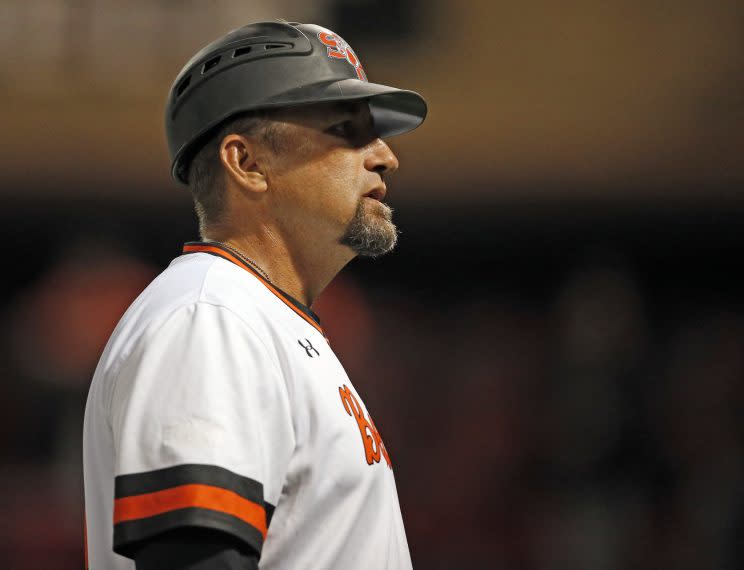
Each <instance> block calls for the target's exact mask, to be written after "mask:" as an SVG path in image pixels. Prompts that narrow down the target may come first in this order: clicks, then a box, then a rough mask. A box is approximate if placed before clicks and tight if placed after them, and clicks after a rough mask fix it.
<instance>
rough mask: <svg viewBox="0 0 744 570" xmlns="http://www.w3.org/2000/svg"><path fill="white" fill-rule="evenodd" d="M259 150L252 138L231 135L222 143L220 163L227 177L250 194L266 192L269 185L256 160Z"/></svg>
mask: <svg viewBox="0 0 744 570" xmlns="http://www.w3.org/2000/svg"><path fill="white" fill-rule="evenodd" d="M257 150H258V145H257V143H256V141H255V140H253V139H251V138H250V137H245V136H243V135H238V134H229V135H227V136H226V137H225V138H224V139H222V143H220V162H222V166H223V167H224V168H225V172H226V174H227V176H228V177H229V178H230V179H231V180H232V181H233V182H235V183H236V184H238V185H239V186H240V187H241V188H244V189H246V190H248V191H250V192H265V191H266V190H267V189H268V185H267V184H266V176H265V175H264V173H263V171H262V169H261V167H260V166H259V164H258V161H257V160H256V156H257Z"/></svg>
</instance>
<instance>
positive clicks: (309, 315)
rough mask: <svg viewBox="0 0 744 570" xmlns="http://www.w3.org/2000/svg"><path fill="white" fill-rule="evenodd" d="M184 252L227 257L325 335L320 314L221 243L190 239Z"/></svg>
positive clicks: (185, 245) (184, 247)
mask: <svg viewBox="0 0 744 570" xmlns="http://www.w3.org/2000/svg"><path fill="white" fill-rule="evenodd" d="M183 253H184V254H188V253H208V254H209V255H215V256H217V257H221V258H223V259H226V260H228V261H230V262H232V263H234V264H235V265H237V266H238V267H241V268H242V269H245V270H246V271H248V272H249V273H250V274H251V275H253V276H254V277H256V279H258V280H259V281H260V282H261V283H262V284H263V285H264V287H266V288H267V289H268V290H269V291H271V292H272V293H273V294H274V295H275V296H277V297H278V298H279V300H280V301H282V302H283V303H284V304H285V305H287V306H288V307H289V308H290V309H292V310H293V311H294V312H295V313H296V314H297V315H299V316H300V317H301V318H302V319H304V320H305V321H306V322H307V323H308V324H309V325H310V326H312V327H313V328H314V329H316V330H317V331H318V332H319V333H320V334H322V335H323V336H325V333H324V332H323V329H322V328H320V319H319V318H318V315H316V314H315V313H314V312H313V311H312V310H311V309H310V307H308V306H306V305H303V304H302V303H300V302H299V301H298V300H297V299H295V298H294V297H292V296H291V295H289V294H288V293H285V292H284V291H282V290H281V289H279V287H277V286H275V285H272V284H271V283H269V282H268V281H266V279H265V278H264V277H263V276H262V275H261V274H260V273H258V272H257V271H256V270H255V269H253V268H252V267H251V266H250V265H248V264H247V263H245V262H244V261H243V260H241V259H240V258H239V257H237V256H236V255H235V254H234V253H232V252H231V251H230V250H228V249H226V248H224V247H222V246H221V245H219V244H216V243H212V242H203V241H190V242H187V243H185V244H184V246H183Z"/></svg>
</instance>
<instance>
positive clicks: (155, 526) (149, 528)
mask: <svg viewBox="0 0 744 570" xmlns="http://www.w3.org/2000/svg"><path fill="white" fill-rule="evenodd" d="M178 528H207V529H212V530H217V531H221V532H224V533H226V534H228V535H230V536H233V537H235V538H237V539H238V540H239V541H241V542H244V543H245V544H247V545H248V546H250V547H251V548H252V549H253V550H254V551H255V552H256V553H258V554H259V555H260V553H261V549H262V547H263V537H262V536H261V533H260V532H259V531H258V530H257V529H255V528H254V527H252V526H251V525H249V524H247V523H245V522H243V521H241V520H240V519H237V518H235V517H233V516H230V515H228V514H225V513H221V512H218V511H212V510H209V509H199V508H189V509H179V510H177V511H170V512H167V513H163V514H161V515H156V516H154V517H149V518H146V519H139V520H134V521H127V522H122V523H119V524H117V525H115V526H114V552H116V553H117V554H121V555H122V556H126V557H127V558H131V557H132V555H133V554H134V552H136V551H137V550H138V549H139V548H141V545H142V544H143V542H144V541H147V540H148V539H151V538H153V537H156V536H159V535H161V534H162V533H164V532H167V531H170V530H174V529H178Z"/></svg>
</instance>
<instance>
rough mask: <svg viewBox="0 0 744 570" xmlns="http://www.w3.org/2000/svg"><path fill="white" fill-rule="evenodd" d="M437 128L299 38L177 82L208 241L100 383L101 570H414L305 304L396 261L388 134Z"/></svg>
mask: <svg viewBox="0 0 744 570" xmlns="http://www.w3.org/2000/svg"><path fill="white" fill-rule="evenodd" d="M425 115H426V104H425V103H424V101H423V99H422V98H421V97H420V96H419V95H418V94H416V93H413V92H411V91H402V90H398V89H395V88H392V87H386V86H383V85H377V84H373V83H369V82H368V81H367V79H366V75H365V73H364V70H363V68H362V66H361V64H360V62H359V59H358V58H357V56H356V54H355V53H354V52H353V50H352V49H351V48H350V47H349V45H348V44H347V43H346V42H344V41H343V40H342V39H341V38H340V37H339V36H338V35H336V34H334V33H333V32H331V31H330V30H327V29H324V28H321V27H318V26H314V25H308V24H297V23H284V22H270V23H258V24H252V25H248V26H245V27H243V28H240V29H239V30H236V31H234V32H232V33H230V34H228V35H227V36H225V37H223V38H221V39H219V40H217V41H216V42H214V43H212V44H210V45H208V46H207V47H206V48H204V49H203V50H201V51H200V52H199V53H198V54H196V56H194V58H192V60H191V61H190V62H189V63H188V64H187V65H186V67H185V68H184V70H183V71H182V72H181V74H180V75H179V76H178V77H177V79H176V81H175V82H174V84H173V87H172V89H171V93H170V95H169V98H168V102H167V108H166V131H167V135H168V142H169V147H170V151H171V156H172V158H173V166H172V172H173V175H174V177H175V178H176V179H177V180H179V181H181V182H183V183H186V184H188V185H189V187H190V189H191V191H192V194H193V197H194V202H195V206H196V211H197V214H198V217H199V222H200V232H201V237H202V241H200V242H195V243H189V244H186V246H185V247H184V255H182V256H181V257H178V258H176V259H175V260H174V261H173V262H172V263H171V264H170V266H169V267H168V268H167V269H166V270H165V271H164V272H163V273H162V274H161V275H160V276H158V277H157V278H156V279H155V280H154V281H153V282H152V283H151V284H150V286H149V287H148V288H147V289H146V290H145V291H144V292H143V293H142V294H141V295H140V297H139V298H138V299H137V300H136V301H135V302H134V303H133V304H132V306H131V307H130V308H129V310H128V311H127V313H126V314H125V315H124V317H123V318H122V320H121V322H120V323H119V324H118V326H117V328H116V330H115V331H114V333H113V335H112V337H111V339H110V340H109V343H108V345H107V346H106V349H105V351H104V353H103V355H102V357H101V360H100V362H99V365H98V368H97V370H96V373H95V376H94V378H93V382H92V385H91V389H90V394H89V396H88V403H87V407H86V414H85V428H84V472H85V499H86V520H87V533H86V538H87V548H86V554H87V560H88V564H89V567H90V568H93V569H95V570H111V569H113V570H119V569H122V570H123V569H133V568H136V569H137V570H149V569H154V568H158V569H162V568H168V569H189V570H202V569H216V568H219V569H237V568H240V569H248V568H259V567H260V568H262V569H292V570H301V569H305V568H318V569H323V568H333V569H335V568H338V569H348V568H354V569H373V568H374V569H377V568H387V569H391V570H395V569H406V568H410V567H411V560H410V555H409V552H408V545H407V542H406V537H405V532H404V529H403V523H402V517H401V513H400V507H399V505H398V499H397V493H396V489H395V481H394V477H393V472H392V464H391V461H390V457H389V455H388V453H387V450H386V449H385V446H384V444H383V442H382V439H381V437H380V434H379V432H378V431H377V429H376V428H375V425H374V423H373V421H372V418H371V417H370V415H369V412H368V411H367V410H366V408H365V407H364V405H363V403H362V400H361V398H360V397H359V395H358V394H357V393H356V391H355V390H354V387H353V385H352V383H351V381H350V380H349V379H348V377H347V376H346V374H345V372H344V371H343V369H342V367H341V365H340V363H339V362H338V360H337V359H336V357H335V356H334V354H333V352H332V349H331V347H330V345H329V344H328V342H327V341H326V339H325V338H324V335H323V330H322V328H321V326H320V322H319V320H318V318H317V317H316V316H315V314H314V313H313V312H312V310H311V309H310V308H309V307H310V306H311V305H312V302H313V300H314V299H315V298H316V297H317V296H318V295H319V294H320V292H321V291H322V290H323V289H324V288H325V286H326V285H327V284H328V283H329V282H330V281H331V280H332V279H333V277H334V276H335V275H336V274H337V273H338V271H340V270H341V268H342V267H343V266H344V265H345V264H346V263H348V262H349V261H350V260H351V259H352V258H354V257H355V256H356V255H364V256H372V257H374V256H378V255H382V254H384V253H386V252H388V251H389V250H390V249H392V248H393V246H394V245H395V242H396V229H395V226H394V225H393V223H392V220H391V210H390V208H389V207H388V206H387V205H385V204H384V202H383V199H384V198H385V194H386V185H385V181H386V179H387V177H388V176H389V175H390V174H392V173H393V172H394V171H395V170H396V169H397V168H398V161H397V159H396V157H395V155H394V154H393V152H392V151H391V150H390V148H389V147H388V146H387V144H386V143H385V142H383V140H382V138H383V137H387V136H391V135H394V134H398V133H402V132H406V131H409V130H411V129H413V128H415V127H416V126H418V125H419V124H420V123H421V122H422V121H423V120H424V117H425ZM112 521H113V527H112Z"/></svg>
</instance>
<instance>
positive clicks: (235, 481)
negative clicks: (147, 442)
mask: <svg viewBox="0 0 744 570" xmlns="http://www.w3.org/2000/svg"><path fill="white" fill-rule="evenodd" d="M194 484H201V485H212V486H213V487H220V488H221V489H227V490H228V491H233V492H234V493H237V494H238V495H240V496H241V497H243V498H244V499H248V500H249V501H253V502H254V503H259V504H261V503H262V502H263V485H262V484H261V483H260V482H258V481H256V480H254V479H250V478H249V477H243V476H242V475H238V474H237V473H233V472H232V471H230V470H228V469H225V468H224V467H218V466H217V465H203V464H197V463H189V464H185V465H176V466H175V467H166V468H165V469H157V470H155V471H146V472H144V473H132V474H128V475H119V476H118V477H117V478H116V480H115V484H114V498H116V499H121V498H123V497H131V496H132V495H143V494H145V493H154V492H156V491H162V490H164V489H170V488H171V487H178V486H179V485H194Z"/></svg>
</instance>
